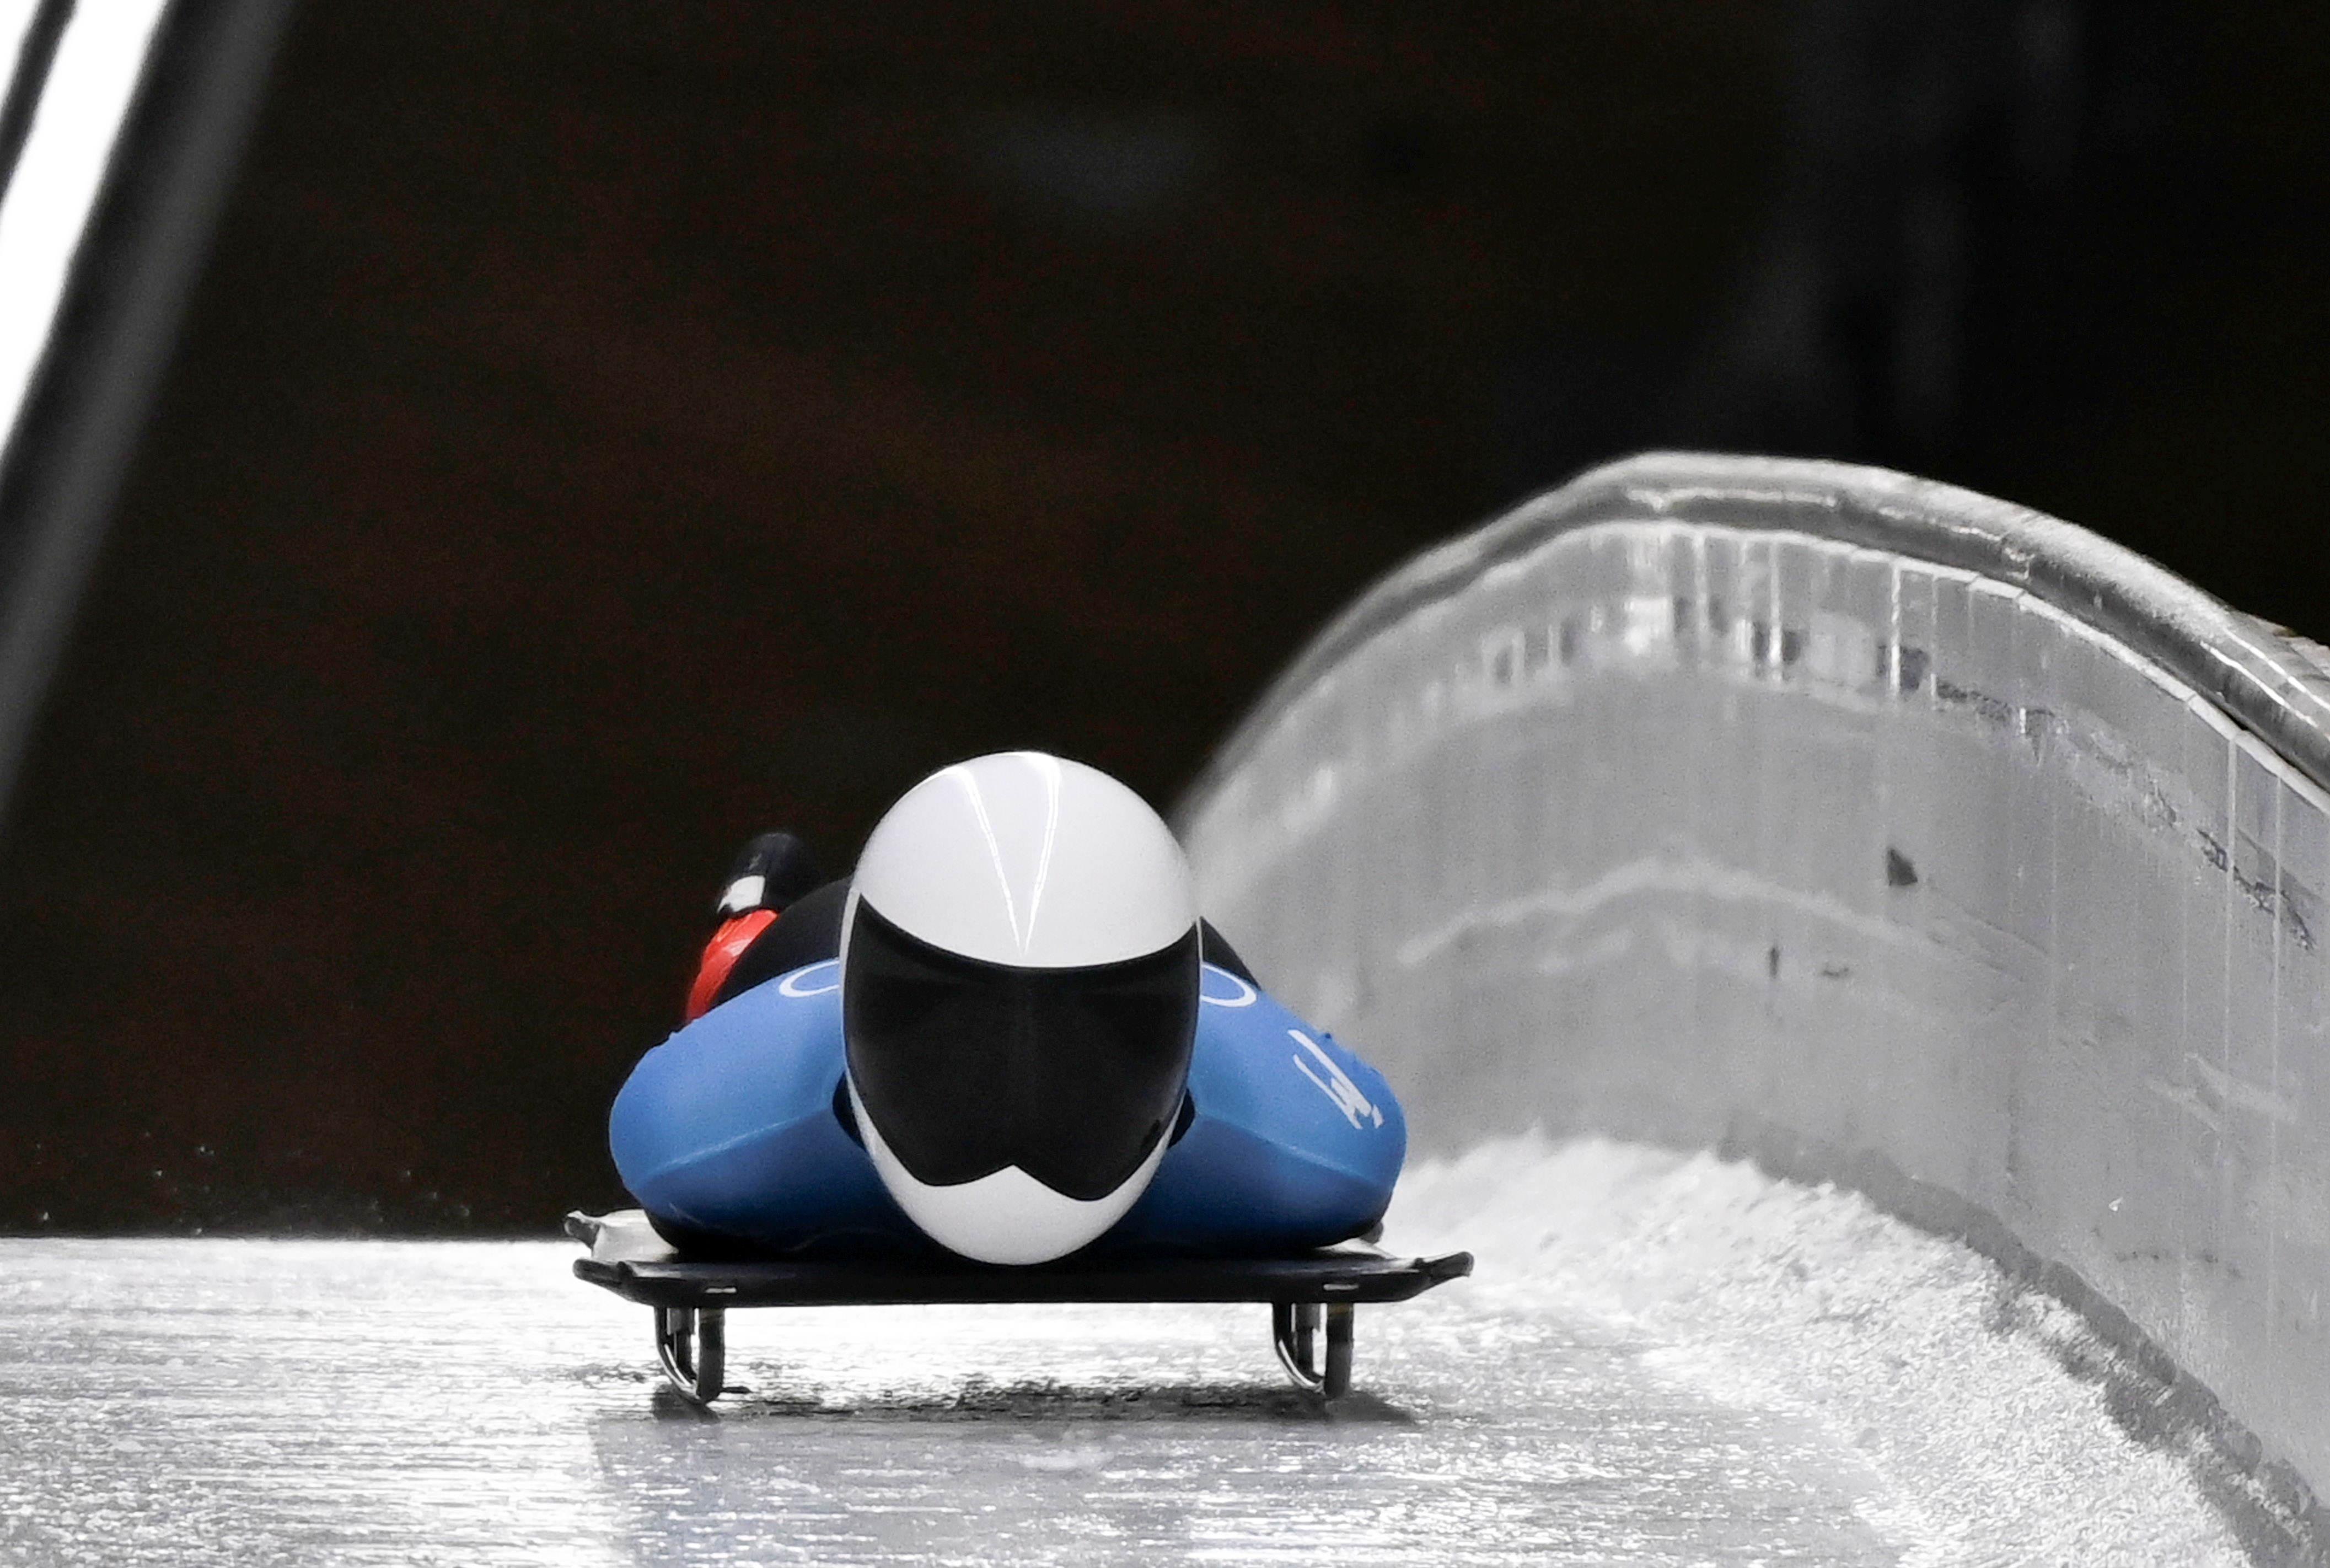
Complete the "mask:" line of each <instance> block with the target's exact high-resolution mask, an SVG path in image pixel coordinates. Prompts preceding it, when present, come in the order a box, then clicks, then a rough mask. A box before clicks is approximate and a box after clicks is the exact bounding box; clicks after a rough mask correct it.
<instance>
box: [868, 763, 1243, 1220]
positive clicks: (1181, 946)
mask: <svg viewBox="0 0 2330 1568" xmlns="http://www.w3.org/2000/svg"><path fill="white" fill-rule="evenodd" d="M841 992H842V1029H843V1034H844V1036H845V1040H846V1043H847V1047H848V1079H849V1094H850V1099H851V1101H852V1104H853V1107H854V1109H855V1110H856V1111H857V1121H858V1127H859V1129H860V1130H861V1131H862V1132H863V1133H864V1134H865V1137H866V1147H867V1152H868V1154H869V1155H871V1156H872V1157H873V1160H874V1165H875V1169H876V1172H877V1173H878V1174H879V1175H880V1176H881V1179H882V1183H883V1185H884V1186H885V1187H886V1188H887V1189H888V1190H889V1192H890V1195H891V1196H892V1197H894V1198H895V1199H896V1200H897V1202H898V1204H899V1206H900V1207H901V1208H903V1209H905V1211H906V1214H907V1216H908V1217H909V1218H911V1219H912V1220H913V1221H914V1223H915V1224H917V1225H918V1226H920V1227H921V1228H922V1229H923V1231H924V1232H925V1233H927V1234H929V1235H930V1236H931V1238H932V1239H933V1240H934V1241H936V1242H940V1243H941V1244H942V1245H943V1246H946V1247H949V1248H951V1249H952V1250H953V1251H955V1252H961V1253H962V1254H963V1255H964V1256H966V1257H970V1258H975V1259H978V1260H980V1261H984V1262H991V1263H1036V1262H1042V1261H1047V1260H1048V1259H1051V1258H1056V1257H1060V1256H1063V1255H1064V1254H1066V1253H1067V1252H1074V1251H1075V1249H1076V1248H1078V1247H1081V1246H1083V1245H1084V1244H1085V1243H1086V1242H1091V1241H1093V1240H1094V1239H1095V1238H1097V1237H1098V1236H1099V1235H1100V1234H1101V1233H1103V1231H1105V1230H1107V1229H1108V1227H1109V1226H1111V1225H1112V1224H1114V1223H1116V1221H1117V1219H1118V1218H1119V1217H1121V1216H1122V1214H1124V1212H1125V1211H1126V1210H1127V1209H1130V1208H1131V1207H1132V1204H1133V1203H1134V1201H1135V1200H1137V1199H1138V1198H1139V1197H1140V1195H1141V1192H1142V1191H1143V1190H1144V1189H1145V1188H1146V1187H1147V1186H1148V1185H1149V1180H1150V1178H1151V1176H1153V1175H1154V1174H1155V1173H1156V1169H1157V1166H1158V1163H1159V1162H1160V1160H1161V1159H1162V1158H1163V1157H1164V1152H1165V1148H1166V1145H1167V1143H1168V1142H1169V1141H1170V1139H1169V1137H1168V1134H1169V1132H1170V1129H1171V1127H1172V1125H1173V1120H1174V1118H1175V1117H1176V1116H1177V1115H1178V1114H1179V1110H1180V1109H1181V1100H1182V1098H1183V1095H1184V1094H1185V1092H1186V1086H1187V1082H1188V1077H1189V1050H1190V1044H1191V1041H1192V1040H1193V1038H1194V1037H1195V1034H1196V1031H1197V1010H1198V914H1197V905H1196V901H1195V897H1194V895H1193V893H1192V891H1191V888H1190V880H1189V868H1188V866H1187V864H1185V863H1184V861H1183V860H1182V857H1181V851H1180V846H1179V845H1178V844H1176V843H1175V842H1174V841H1173V836H1172V834H1171V832H1170V830H1169V829H1167V827H1165V824H1164V823H1163V822H1162V821H1161V820H1160V819H1159V817H1158V816H1157V814H1156V813H1155V812H1153V811H1151V809H1150V808H1149V807H1148V806H1147V805H1146V804H1145V803H1144V802H1142V801H1141V798H1140V797H1138V796H1136V795H1134V794H1133V793H1132V791H1131V790H1129V789H1125V788H1124V786H1122V784H1119V783H1118V782H1116V781H1115V780H1114V779H1111V778H1109V777H1108V776H1107V775H1106V774H1103V773H1100V772H1097V771H1095V770H1093V769H1090V768H1086V767H1084V766H1082V765H1081V764H1078V763H1075V762H1067V761H1064V760H1060V759H1058V758H1056V757H1051V756H1047V755H1046V754H1044V753H1042V752H1034V751H1015V752H1005V753H999V754H997V755H994V756H989V757H980V758H977V759H974V760H971V761H969V762H963V763H959V764H957V765H956V766H954V767H952V768H948V769H944V770H941V771H940V772H938V773H936V774H933V776H932V777H931V778H929V779H924V780H923V782H922V783H921V784H919V785H916V786H915V787H914V789H911V790H909V791H908V792H907V793H906V795H905V797H904V798H901V799H900V800H899V802H898V803H897V804H896V805H895V806H894V807H892V808H891V809H890V811H889V813H888V814H887V815H886V816H885V817H883V819H882V821H881V822H880V824H878V825H877V826H876V828H875V830H874V833H873V835H872V836H870V837H869V838H868V839H867V845H866V852H865V855H864V856H863V857H862V859H861V860H860V861H859V864H858V869H857V876H856V878H855V880H854V882H853V883H852V886H851V891H850V898H849V904H848V911H847V912H846V914H845V915H844V918H843V929H842V961H841Z"/></svg>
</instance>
